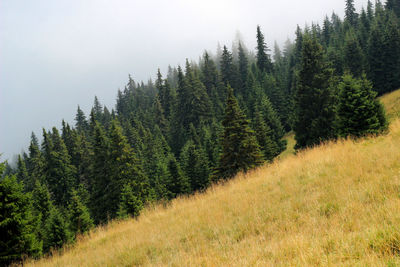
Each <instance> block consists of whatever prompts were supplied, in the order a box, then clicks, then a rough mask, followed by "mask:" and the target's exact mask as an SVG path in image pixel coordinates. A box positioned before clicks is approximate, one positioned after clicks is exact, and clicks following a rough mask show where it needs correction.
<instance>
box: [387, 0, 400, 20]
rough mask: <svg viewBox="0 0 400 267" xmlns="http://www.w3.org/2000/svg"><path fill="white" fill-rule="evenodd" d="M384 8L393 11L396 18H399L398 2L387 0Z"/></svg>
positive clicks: (399, 6) (399, 7)
mask: <svg viewBox="0 0 400 267" xmlns="http://www.w3.org/2000/svg"><path fill="white" fill-rule="evenodd" d="M385 6H386V8H387V9H389V10H393V12H394V13H395V14H396V15H397V17H400V3H399V1H398V0H387V1H386V5H385Z"/></svg>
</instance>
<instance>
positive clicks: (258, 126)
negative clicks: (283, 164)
mask: <svg viewBox="0 0 400 267" xmlns="http://www.w3.org/2000/svg"><path fill="white" fill-rule="evenodd" d="M253 129H254V131H255V135H256V138H257V142H258V144H259V145H260V149H261V151H262V153H263V155H264V159H265V160H266V161H272V160H273V159H274V158H275V157H276V156H277V155H278V154H279V152H280V151H279V147H278V144H277V143H276V142H275V140H274V136H273V132H272V130H271V128H270V127H269V126H268V124H266V123H265V121H264V118H263V116H262V114H261V112H260V111H259V110H258V108H257V109H256V111H255V114H254V126H253Z"/></svg>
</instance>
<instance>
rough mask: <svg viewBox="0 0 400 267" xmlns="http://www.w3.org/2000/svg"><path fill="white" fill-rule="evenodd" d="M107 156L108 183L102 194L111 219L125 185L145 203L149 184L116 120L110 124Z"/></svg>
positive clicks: (114, 214) (115, 212)
mask: <svg viewBox="0 0 400 267" xmlns="http://www.w3.org/2000/svg"><path fill="white" fill-rule="evenodd" d="M109 156H110V157H109V161H108V162H109V169H110V183H109V184H107V185H106V187H105V188H104V194H106V199H105V200H106V201H107V209H106V210H107V211H108V212H109V215H110V216H111V218H113V217H115V216H116V215H117V211H118V208H119V200H120V197H121V192H122V189H123V187H124V185H125V184H127V183H130V184H131V185H132V188H133V189H134V190H135V191H134V192H135V195H136V196H137V197H138V198H139V199H140V200H141V201H142V202H143V203H145V202H146V201H147V200H148V196H149V188H148V187H149V183H148V180H147V177H146V176H145V175H144V174H143V171H142V169H141V166H140V164H139V161H138V159H137V157H136V155H135V153H134V152H133V150H132V148H131V147H130V146H129V145H128V142H127V140H126V137H125V136H124V135H123V134H122V129H121V127H120V125H119V123H118V122H117V121H116V120H114V121H113V122H112V124H111V128H110V155H109Z"/></svg>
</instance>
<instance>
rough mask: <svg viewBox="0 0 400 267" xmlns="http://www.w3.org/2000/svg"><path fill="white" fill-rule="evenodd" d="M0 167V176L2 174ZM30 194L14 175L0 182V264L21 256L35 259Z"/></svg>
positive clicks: (36, 247)
mask: <svg viewBox="0 0 400 267" xmlns="http://www.w3.org/2000/svg"><path fill="white" fill-rule="evenodd" d="M4 168H5V167H4V164H1V165H0V174H2V173H3V171H4ZM34 228H35V227H34V218H33V216H32V205H31V195H30V194H26V193H24V186H23V183H18V182H17V179H16V177H15V176H11V177H9V176H5V177H4V178H3V179H2V180H1V181H0V236H1V239H0V265H2V266H6V265H8V264H10V263H12V262H17V261H21V260H22V259H23V256H24V255H29V256H33V257H37V256H39V255H40V254H41V251H42V247H41V246H42V244H41V243H40V242H38V240H36V237H35V234H34Z"/></svg>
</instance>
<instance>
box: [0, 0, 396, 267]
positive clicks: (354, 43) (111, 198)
mask: <svg viewBox="0 0 400 267" xmlns="http://www.w3.org/2000/svg"><path fill="white" fill-rule="evenodd" d="M366 8H367V9H362V10H361V12H360V13H357V12H356V10H355V8H354V5H353V1H350V0H348V1H346V15H345V18H344V19H343V20H342V19H341V18H339V17H338V16H337V15H336V14H335V13H333V14H332V15H331V16H330V17H328V16H327V17H326V18H325V20H324V22H323V24H322V25H321V26H320V25H318V24H312V25H311V26H306V27H305V28H304V29H302V28H300V27H299V26H298V27H297V29H296V39H295V40H294V42H291V41H290V40H288V41H287V42H286V43H285V45H284V47H283V48H282V49H281V48H279V46H278V45H276V44H275V46H274V51H272V52H271V50H270V47H272V44H267V43H266V42H265V38H264V33H263V32H262V29H261V28H260V27H259V26H258V27H257V29H255V36H256V38H257V47H256V50H255V51H254V53H252V52H251V51H249V49H247V48H246V47H245V44H244V43H242V42H241V41H239V43H238V44H237V46H234V47H235V49H236V51H229V49H228V48H227V46H226V45H225V46H223V48H221V50H220V52H219V53H217V55H216V56H213V55H211V53H209V52H205V53H204V55H203V56H202V58H201V59H200V60H199V62H189V61H187V62H186V64H185V66H183V67H181V66H177V67H170V68H169V70H168V73H167V74H166V75H165V76H163V75H162V74H161V72H160V71H159V70H158V72H157V79H156V80H155V81H154V82H153V81H149V82H147V83H143V82H140V83H138V82H136V81H134V80H133V78H132V77H131V76H129V77H128V82H127V84H126V86H125V88H124V89H123V90H118V94H117V99H116V105H115V108H113V109H111V110H110V109H108V108H107V107H105V106H103V105H102V104H101V103H100V101H99V100H98V99H97V97H95V99H94V104H93V108H92V110H91V112H90V114H85V113H84V112H83V111H82V110H81V109H80V107H79V106H78V108H77V113H76V117H75V125H73V126H72V125H69V124H68V123H65V122H64V121H63V122H62V124H61V126H62V127H61V129H60V130H59V129H58V128H56V127H53V128H52V129H51V130H46V129H43V132H42V137H43V138H42V142H41V143H39V140H38V138H37V137H36V135H35V134H34V133H32V136H31V142H30V145H29V148H28V153H23V154H22V155H20V156H19V158H18V164H17V167H16V168H15V169H13V168H11V167H10V166H9V165H8V164H7V163H4V164H3V165H1V168H0V169H1V173H2V178H1V182H0V198H1V199H2V201H1V204H0V205H1V206H0V210H1V214H0V216H1V217H0V235H1V236H2V237H6V239H4V238H2V240H1V242H0V247H1V249H0V251H1V253H0V264H2V265H4V264H9V263H11V262H13V261H20V260H22V259H23V257H24V256H23V255H29V256H32V257H39V256H40V255H43V254H46V253H49V252H50V251H51V250H52V249H53V248H59V247H61V246H62V245H63V244H65V243H70V242H73V241H74V240H75V238H76V235H77V234H83V233H85V232H87V231H88V230H90V229H91V228H92V227H93V226H94V225H99V224H104V223H107V222H108V221H110V220H113V219H116V218H127V217H136V216H139V214H140V211H141V209H143V207H145V206H146V205H149V204H151V203H153V202H155V201H167V200H170V199H172V198H175V197H178V196H180V195H188V194H191V193H194V192H197V191H203V190H205V189H206V188H207V187H208V186H209V185H210V184H211V183H212V182H214V181H219V180H227V179H230V178H232V177H234V176H235V175H236V174H237V173H238V172H241V171H243V172H246V171H248V170H249V169H251V168H254V167H256V166H259V165H260V164H262V163H264V162H271V161H273V160H274V158H276V157H277V156H278V155H279V154H280V153H281V152H282V151H284V150H285V149H286V141H285V140H284V135H285V134H286V133H288V132H290V131H293V132H294V133H295V139H296V141H297V144H296V148H297V149H304V148H307V147H312V146H315V145H318V144H320V143H321V142H323V141H326V140H333V139H336V138H338V137H348V136H350V137H362V136H365V135H369V134H379V133H381V132H383V131H384V130H385V129H386V128H387V121H386V118H385V114H384V110H383V108H382V106H381V104H380V103H379V102H378V101H377V100H376V96H377V95H382V94H384V93H387V92H390V91H392V90H395V89H397V88H399V87H400V25H399V23H400V21H399V15H400V14H399V13H400V12H399V8H400V7H399V4H397V1H387V3H386V4H385V5H383V4H382V3H381V2H379V1H378V2H377V3H376V5H375V6H373V5H372V3H371V2H369V3H368V6H367V7H366ZM253 55H255V56H253ZM15 203H18V205H15Z"/></svg>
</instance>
